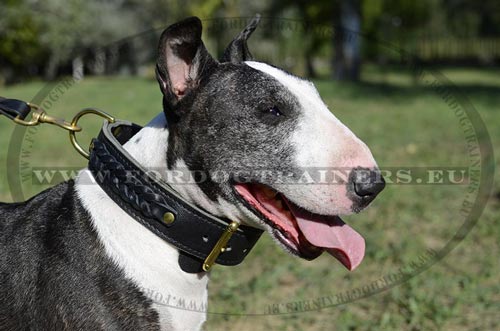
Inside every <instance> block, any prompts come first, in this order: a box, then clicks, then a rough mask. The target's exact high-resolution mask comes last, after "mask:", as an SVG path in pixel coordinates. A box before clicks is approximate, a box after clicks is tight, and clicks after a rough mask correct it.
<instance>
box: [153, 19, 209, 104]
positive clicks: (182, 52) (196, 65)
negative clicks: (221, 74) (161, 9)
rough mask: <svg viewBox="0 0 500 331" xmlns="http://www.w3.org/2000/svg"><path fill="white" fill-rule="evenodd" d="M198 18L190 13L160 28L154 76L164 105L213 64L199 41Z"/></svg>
mask: <svg viewBox="0 0 500 331" xmlns="http://www.w3.org/2000/svg"><path fill="white" fill-rule="evenodd" d="M201 31H202V26H201V21H200V19H199V18H198V17H190V18H187V19H185V20H182V21H180V22H178V23H175V24H173V25H171V26H169V27H168V28H167V29H166V30H165V31H163V33H162V35H161V37H160V43H159V45H158V61H157V63H156V78H157V79H158V83H159V84H160V89H161V91H162V93H163V95H164V101H166V102H167V105H169V106H173V105H175V104H177V102H178V101H179V100H180V99H182V98H183V97H184V96H185V95H186V94H187V93H189V92H190V91H191V90H194V89H196V88H197V87H198V85H199V84H200V81H201V80H202V79H203V78H205V77H206V76H208V74H209V72H210V71H211V69H212V68H214V67H215V66H216V65H217V61H215V60H214V59H213V58H212V56H211V55H210V54H209V53H208V51H207V49H206V48H205V45H204V44H203V42H202V41H201Z"/></svg>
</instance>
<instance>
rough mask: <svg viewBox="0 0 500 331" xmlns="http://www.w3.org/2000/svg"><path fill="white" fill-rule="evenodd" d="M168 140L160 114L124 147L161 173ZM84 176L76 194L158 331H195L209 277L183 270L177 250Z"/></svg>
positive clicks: (80, 178) (145, 164) (203, 307)
mask: <svg viewBox="0 0 500 331" xmlns="http://www.w3.org/2000/svg"><path fill="white" fill-rule="evenodd" d="M167 142H168V129H167V128H166V121H165V116H164V115H163V113H161V114H160V115H158V116H157V117H156V118H155V119H153V120H152V121H151V122H150V123H149V124H148V125H147V126H146V127H145V128H144V129H142V130H141V131H140V132H139V133H138V134H137V135H136V136H135V137H133V138H132V139H131V140H130V141H129V142H127V143H126V144H125V145H124V148H125V149H126V150H127V151H128V152H129V153H130V154H131V156H132V157H134V158H135V159H136V160H137V161H138V162H139V163H141V165H143V166H144V167H145V168H146V169H155V170H158V169H162V170H166V169H167V164H166V155H167V147H168V146H167ZM87 176H89V174H88V172H86V173H85V175H83V174H80V175H79V176H78V178H77V187H78V195H79V198H80V199H81V201H82V203H83V205H84V206H85V207H86V209H87V210H88V212H89V213H90V215H91V216H92V222H93V225H94V227H95V229H96V231H97V234H98V236H99V238H100V240H101V242H102V243H103V245H104V248H105V250H106V252H107V254H108V256H110V257H111V258H112V259H113V260H114V261H115V262H116V263H117V264H118V265H119V266H120V267H121V268H122V269H123V270H124V272H125V274H126V276H127V277H128V278H130V279H131V280H132V281H133V282H134V283H135V284H137V286H139V287H141V289H142V290H143V292H144V294H145V295H146V296H148V297H149V298H150V299H151V300H152V301H153V302H154V308H156V309H157V311H158V312H159V317H160V322H161V324H162V329H169V330H171V329H173V330H198V329H199V328H200V327H201V325H202V324H203V322H204V321H205V313H204V312H203V311H206V307H207V285H208V274H206V273H201V274H188V273H185V272H184V271H182V270H181V268H180V267H179V264H178V256H179V253H178V251H177V249H176V248H175V247H174V246H172V245H171V244H169V243H167V242H165V241H163V240H162V239H160V238H159V237H157V236H156V235H155V234H153V233H152V232H151V231H149V230H148V229H146V228H145V227H143V226H142V225H141V224H139V223H138V222H137V221H135V220H134V219H133V218H131V217H130V216H129V215H128V214H127V213H126V212H125V211H123V210H122V209H121V208H120V207H119V206H118V205H116V204H115V203H114V202H113V201H112V200H111V198H109V197H108V196H107V195H106V193H105V192H104V191H103V190H102V189H101V188H100V187H99V185H95V184H94V185H89V184H88V181H85V182H84V178H85V177H87ZM87 178H88V177H87ZM183 305H185V306H184V307H185V309H183V307H182V306H183ZM193 310H198V311H193ZM200 311H202V312H200Z"/></svg>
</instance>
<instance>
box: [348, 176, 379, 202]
mask: <svg viewBox="0 0 500 331" xmlns="http://www.w3.org/2000/svg"><path fill="white" fill-rule="evenodd" d="M350 180H351V183H352V186H353V189H354V192H355V193H356V195H357V196H358V197H359V198H361V199H362V200H363V202H364V203H366V204H368V203H370V202H371V201H372V200H373V199H375V197H376V196H377V194H379V193H380V192H381V191H382V190H383V189H384V187H385V180H384V177H382V174H381V173H380V171H379V170H378V169H375V170H373V169H368V168H356V169H353V171H352V173H351V176H350Z"/></svg>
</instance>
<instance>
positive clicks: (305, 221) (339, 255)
mask: <svg viewBox="0 0 500 331" xmlns="http://www.w3.org/2000/svg"><path fill="white" fill-rule="evenodd" d="M288 207H289V208H290V210H291V211H292V213H293V215H294V216H295V218H296V219H297V224H298V225H299V228H300V230H301V231H302V233H303V234H304V236H305V237H306V239H307V241H309V242H310V243H311V244H313V245H314V246H318V247H323V248H325V250H326V251H327V252H328V253H329V254H331V255H333V256H334V257H335V258H336V259H337V260H339V261H340V263H342V264H343V265H344V266H345V267H346V268H347V269H349V270H354V269H355V268H356V267H357V266H358V265H359V264H360V263H361V261H362V260H363V257H364V256H365V240H364V239H363V237H362V236H361V235H360V234H359V233H357V232H356V231H354V230H353V229H352V228H351V227H349V226H348V225H347V224H345V223H344V222H343V221H342V220H341V219H340V217H338V216H333V217H324V216H318V215H313V214H311V213H308V212H307V211H304V210H302V209H300V208H297V207H296V206H293V205H292V204H291V203H289V204H288Z"/></svg>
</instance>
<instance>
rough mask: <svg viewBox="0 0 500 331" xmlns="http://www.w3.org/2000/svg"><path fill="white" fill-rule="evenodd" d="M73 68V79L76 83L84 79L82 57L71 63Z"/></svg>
mask: <svg viewBox="0 0 500 331" xmlns="http://www.w3.org/2000/svg"><path fill="white" fill-rule="evenodd" d="M71 65H72V67H73V79H74V80H75V81H78V80H81V79H83V59H82V57H81V56H77V57H75V58H74V59H73V61H72V62H71Z"/></svg>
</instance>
